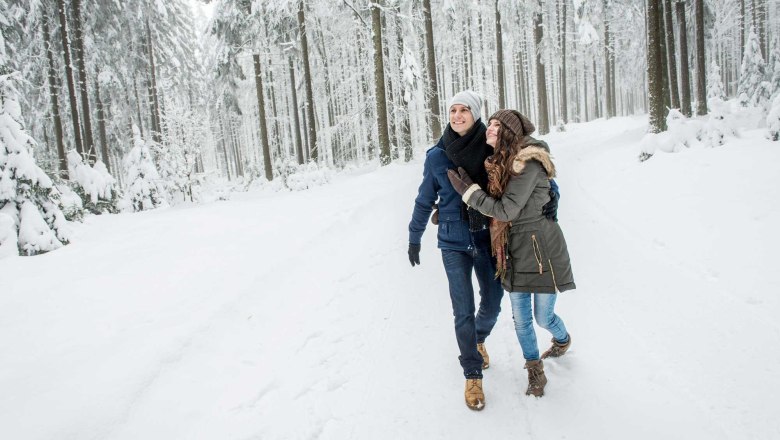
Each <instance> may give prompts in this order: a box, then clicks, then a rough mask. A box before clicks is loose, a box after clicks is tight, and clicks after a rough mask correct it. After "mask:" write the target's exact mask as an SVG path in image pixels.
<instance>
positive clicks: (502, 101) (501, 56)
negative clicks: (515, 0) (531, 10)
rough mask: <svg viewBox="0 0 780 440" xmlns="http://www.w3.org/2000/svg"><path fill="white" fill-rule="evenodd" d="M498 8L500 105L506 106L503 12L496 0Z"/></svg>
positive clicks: (497, 55)
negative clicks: (502, 30) (502, 32)
mask: <svg viewBox="0 0 780 440" xmlns="http://www.w3.org/2000/svg"><path fill="white" fill-rule="evenodd" d="M495 9H496V67H497V78H496V83H497V86H498V107H499V108H506V97H505V95H506V92H505V90H504V89H505V86H504V85H505V82H504V42H503V37H502V35H501V12H500V11H499V10H498V0H495Z"/></svg>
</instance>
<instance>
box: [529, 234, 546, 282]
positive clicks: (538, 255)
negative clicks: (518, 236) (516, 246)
mask: <svg viewBox="0 0 780 440" xmlns="http://www.w3.org/2000/svg"><path fill="white" fill-rule="evenodd" d="M531 244H532V245H533V247H534V258H536V264H538V265H539V275H541V274H542V273H544V270H543V268H542V251H541V250H539V242H537V241H536V234H531Z"/></svg>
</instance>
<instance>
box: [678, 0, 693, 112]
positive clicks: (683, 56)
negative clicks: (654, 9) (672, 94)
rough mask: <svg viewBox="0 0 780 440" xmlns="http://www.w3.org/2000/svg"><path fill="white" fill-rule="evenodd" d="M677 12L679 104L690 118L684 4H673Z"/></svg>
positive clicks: (681, 2)
mask: <svg viewBox="0 0 780 440" xmlns="http://www.w3.org/2000/svg"><path fill="white" fill-rule="evenodd" d="M674 7H675V10H676V12H677V26H678V29H679V32H678V33H679V38H680V83H681V87H680V92H681V93H680V95H681V96H680V104H681V106H680V107H681V110H682V113H683V114H684V115H685V116H687V117H689V118H690V117H691V80H690V78H689V71H688V31H687V28H686V26H685V2H683V1H678V2H675V4H674Z"/></svg>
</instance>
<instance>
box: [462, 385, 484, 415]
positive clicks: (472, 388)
mask: <svg viewBox="0 0 780 440" xmlns="http://www.w3.org/2000/svg"><path fill="white" fill-rule="evenodd" d="M465 396H466V406H468V407H469V409H473V410H474V411H481V410H482V408H484V407H485V393H483V392H482V379H466V393H465Z"/></svg>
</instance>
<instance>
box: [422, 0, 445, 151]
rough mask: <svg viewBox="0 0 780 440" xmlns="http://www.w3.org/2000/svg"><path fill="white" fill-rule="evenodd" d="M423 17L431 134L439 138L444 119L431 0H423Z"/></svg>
mask: <svg viewBox="0 0 780 440" xmlns="http://www.w3.org/2000/svg"><path fill="white" fill-rule="evenodd" d="M423 17H424V21H425V48H426V52H427V54H428V62H427V63H426V67H427V70H428V110H429V111H430V112H431V113H430V117H431V135H432V136H433V138H434V139H436V140H438V139H439V138H440V137H441V129H442V124H443V119H442V114H441V110H440V109H439V80H438V79H437V77H436V52H435V50H434V47H433V20H432V18H431V0H423Z"/></svg>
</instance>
